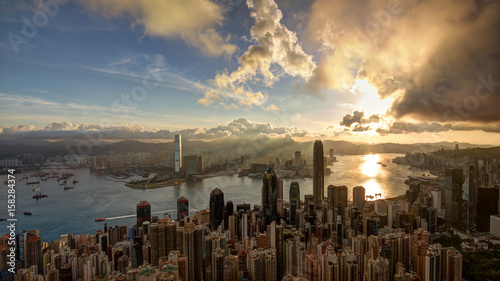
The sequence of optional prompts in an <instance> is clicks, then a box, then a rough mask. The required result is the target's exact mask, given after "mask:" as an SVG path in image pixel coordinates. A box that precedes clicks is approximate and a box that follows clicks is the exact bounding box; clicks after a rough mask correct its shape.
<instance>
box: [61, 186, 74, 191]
mask: <svg viewBox="0 0 500 281" xmlns="http://www.w3.org/2000/svg"><path fill="white" fill-rule="evenodd" d="M73 188H75V187H74V186H65V187H64V190H68V189H73Z"/></svg>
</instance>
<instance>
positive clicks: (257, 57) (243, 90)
mask: <svg viewBox="0 0 500 281" xmlns="http://www.w3.org/2000/svg"><path fill="white" fill-rule="evenodd" d="M247 6H248V8H249V9H250V11H251V14H250V15H251V17H252V18H253V19H254V20H255V23H254V25H253V26H252V27H251V29H250V36H251V42H254V44H253V45H251V46H249V47H248V49H247V51H246V52H245V53H244V54H243V55H241V56H240V58H239V59H238V62H239V66H238V68H237V69H236V70H235V71H233V72H231V73H229V72H228V71H227V70H226V71H223V72H220V73H218V74H217V75H216V76H215V78H214V79H213V80H212V81H211V85H212V86H213V87H214V88H215V89H216V90H207V91H206V92H205V96H204V97H203V98H202V99H201V102H200V103H202V104H210V103H213V102H214V101H215V100H216V99H215V97H214V94H215V95H217V96H219V95H221V92H230V93H232V94H234V96H233V97H232V99H235V97H239V99H236V102H237V103H238V104H239V105H246V106H248V105H262V103H263V102H265V101H266V100H267V96H266V95H264V94H262V93H261V92H254V91H252V90H251V89H249V88H248V87H247V86H248V85H247V83H248V82H249V81H253V80H261V81H262V82H263V84H264V85H265V86H271V85H272V84H273V83H274V82H276V81H278V80H279V78H280V76H281V75H288V76H293V77H299V78H303V79H308V78H309V77H311V76H312V73H313V70H314V68H315V63H314V62H313V60H312V56H310V55H308V54H306V53H305V52H304V50H303V49H302V47H301V46H300V44H299V42H298V39H297V36H296V34H295V33H294V32H292V31H290V30H289V29H288V28H287V27H286V26H285V25H284V24H283V23H281V21H282V19H283V14H282V12H281V10H280V9H278V5H277V4H276V2H274V1H273V0H248V1H247ZM276 69H278V70H279V72H278V71H277V70H276ZM226 96H227V95H226Z"/></svg>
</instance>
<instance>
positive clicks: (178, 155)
mask: <svg viewBox="0 0 500 281" xmlns="http://www.w3.org/2000/svg"><path fill="white" fill-rule="evenodd" d="M181 168H182V142H181V135H175V143H174V172H176V173H180V172H181Z"/></svg>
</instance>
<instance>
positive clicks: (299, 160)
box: [295, 151, 302, 167]
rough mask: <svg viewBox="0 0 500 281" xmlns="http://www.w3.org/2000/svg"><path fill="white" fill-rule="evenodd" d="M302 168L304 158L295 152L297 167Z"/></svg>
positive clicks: (298, 152)
mask: <svg viewBox="0 0 500 281" xmlns="http://www.w3.org/2000/svg"><path fill="white" fill-rule="evenodd" d="M299 166H302V157H301V154H300V151H295V167H299Z"/></svg>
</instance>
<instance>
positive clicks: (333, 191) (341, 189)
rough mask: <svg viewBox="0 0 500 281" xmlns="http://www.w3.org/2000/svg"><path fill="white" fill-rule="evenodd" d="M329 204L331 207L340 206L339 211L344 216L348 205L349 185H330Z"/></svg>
mask: <svg viewBox="0 0 500 281" xmlns="http://www.w3.org/2000/svg"><path fill="white" fill-rule="evenodd" d="M328 205H329V207H330V208H331V209H335V208H339V210H338V213H339V214H340V215H341V216H344V210H345V208H346V207H347V186H345V185H342V186H335V185H329V186H328Z"/></svg>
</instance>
